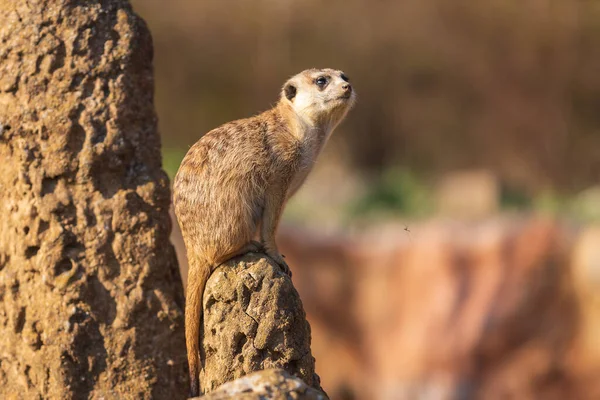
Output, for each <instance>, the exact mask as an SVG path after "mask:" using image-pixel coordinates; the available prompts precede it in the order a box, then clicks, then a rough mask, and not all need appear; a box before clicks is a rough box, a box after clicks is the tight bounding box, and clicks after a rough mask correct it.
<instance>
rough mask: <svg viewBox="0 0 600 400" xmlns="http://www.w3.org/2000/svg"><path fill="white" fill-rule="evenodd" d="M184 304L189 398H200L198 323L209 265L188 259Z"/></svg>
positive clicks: (199, 339)
mask: <svg viewBox="0 0 600 400" xmlns="http://www.w3.org/2000/svg"><path fill="white" fill-rule="evenodd" d="M189 261H190V267H189V272H188V282H187V291H186V303H185V343H186V347H187V358H188V366H189V369H190V397H197V396H200V348H199V344H200V342H201V338H200V321H201V319H202V297H203V295H204V287H205V286H206V281H207V280H208V277H209V276H210V270H211V268H210V265H208V264H207V263H204V262H202V261H200V260H198V259H196V258H195V257H190V260H189Z"/></svg>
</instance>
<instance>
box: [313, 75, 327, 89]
mask: <svg viewBox="0 0 600 400" xmlns="http://www.w3.org/2000/svg"><path fill="white" fill-rule="evenodd" d="M315 83H316V84H317V86H318V87H320V88H321V89H323V88H324V87H325V85H327V78H326V77H324V76H320V77H318V78H317V79H315Z"/></svg>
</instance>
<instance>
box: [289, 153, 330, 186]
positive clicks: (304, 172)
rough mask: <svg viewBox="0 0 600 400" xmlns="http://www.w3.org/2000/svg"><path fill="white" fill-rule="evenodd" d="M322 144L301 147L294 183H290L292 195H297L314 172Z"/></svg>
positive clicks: (293, 178)
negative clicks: (311, 172)
mask: <svg viewBox="0 0 600 400" xmlns="http://www.w3.org/2000/svg"><path fill="white" fill-rule="evenodd" d="M321 148H322V146H321V144H319V143H308V144H307V145H304V146H301V148H300V149H299V151H298V160H297V162H296V168H295V169H294V173H293V177H292V181H291V183H290V190H289V193H290V195H291V194H293V193H295V192H296V191H297V190H298V189H299V188H300V186H301V185H302V184H303V183H304V181H305V180H306V178H307V176H308V174H309V173H310V171H311V170H312V168H313V166H314V165H315V162H316V160H317V157H318V156H319V153H320V152H321Z"/></svg>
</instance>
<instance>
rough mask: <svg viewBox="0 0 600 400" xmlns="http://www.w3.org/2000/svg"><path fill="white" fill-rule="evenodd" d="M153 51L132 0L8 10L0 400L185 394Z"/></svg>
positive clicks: (1, 11) (0, 113)
mask: <svg viewBox="0 0 600 400" xmlns="http://www.w3.org/2000/svg"><path fill="white" fill-rule="evenodd" d="M152 96H153V78H152V42H151V38H150V35H149V33H148V30H147V28H146V27H145V25H144V23H143V21H141V20H140V19H139V18H138V17H137V16H136V15H135V14H134V13H133V12H132V10H131V8H130V6H129V4H128V3H127V1H124V0H103V1H100V0H90V1H75V0H0V160H1V161H2V162H1V163H0V238H1V240H0V398H3V399H12V398H24V399H38V398H40V399H41V398H44V399H58V398H60V399H85V398H107V399H116V398H118V399H128V398H135V399H138V398H154V399H163V398H182V397H184V396H185V393H186V392H187V383H186V382H185V376H186V373H185V369H186V367H185V350H184V349H185V346H184V342H183V316H182V307H183V299H182V288H181V282H180V278H179V272H178V270H177V262H176V258H175V253H174V251H173V248H172V246H171V245H170V244H169V241H168V237H169V231H170V227H171V223H170V221H169V216H168V206H169V198H170V194H169V186H168V179H167V177H166V175H165V174H164V172H163V171H162V170H161V156H160V142H159V136H158V134H157V130H156V116H155V113H154V107H153V98H152Z"/></svg>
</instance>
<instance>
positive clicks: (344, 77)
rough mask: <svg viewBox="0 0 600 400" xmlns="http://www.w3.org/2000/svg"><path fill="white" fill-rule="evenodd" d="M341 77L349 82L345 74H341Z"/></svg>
mask: <svg viewBox="0 0 600 400" xmlns="http://www.w3.org/2000/svg"><path fill="white" fill-rule="evenodd" d="M341 78H342V79H343V80H344V81H346V82H350V78H348V77H347V76H346V75H345V74H342V75H341Z"/></svg>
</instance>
